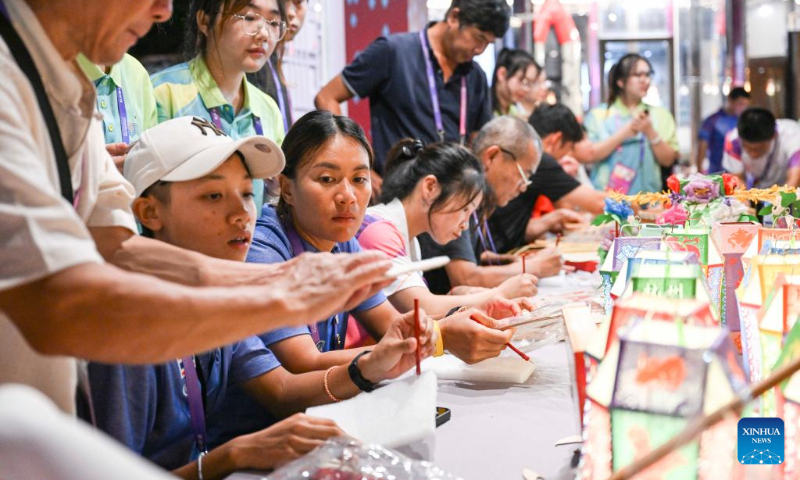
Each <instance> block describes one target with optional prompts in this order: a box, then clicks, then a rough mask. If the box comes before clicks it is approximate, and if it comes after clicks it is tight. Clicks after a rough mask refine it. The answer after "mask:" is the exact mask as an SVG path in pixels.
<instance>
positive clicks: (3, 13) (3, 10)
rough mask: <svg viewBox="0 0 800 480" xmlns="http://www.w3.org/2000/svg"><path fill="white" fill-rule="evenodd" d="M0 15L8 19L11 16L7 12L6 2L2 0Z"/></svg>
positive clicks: (0, 0)
mask: <svg viewBox="0 0 800 480" xmlns="http://www.w3.org/2000/svg"><path fill="white" fill-rule="evenodd" d="M0 15H3V16H4V17H6V18H7V19H8V20H11V16H10V15H9V14H8V9H7V8H6V4H5V2H4V1H3V0H0Z"/></svg>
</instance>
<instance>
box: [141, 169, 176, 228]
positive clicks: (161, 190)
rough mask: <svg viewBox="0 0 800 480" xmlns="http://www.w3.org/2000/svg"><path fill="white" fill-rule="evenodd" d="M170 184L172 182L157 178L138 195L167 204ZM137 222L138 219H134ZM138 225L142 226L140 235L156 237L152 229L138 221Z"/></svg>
mask: <svg viewBox="0 0 800 480" xmlns="http://www.w3.org/2000/svg"><path fill="white" fill-rule="evenodd" d="M171 185H172V182H165V181H163V180H159V181H157V182H156V183H154V184H152V185H150V186H149V187H147V188H145V189H144V191H143V192H142V194H141V195H139V196H140V197H153V198H155V199H156V200H158V201H159V202H161V203H163V204H164V205H169V202H170V198H171V190H172V188H171ZM136 220H137V222H138V220H139V219H136ZM139 226H140V227H141V228H142V236H143V237H146V238H156V236H155V233H153V231H152V230H150V229H149V228H147V227H145V226H144V224H143V223H141V222H139Z"/></svg>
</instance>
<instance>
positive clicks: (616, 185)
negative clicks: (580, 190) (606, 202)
mask: <svg viewBox="0 0 800 480" xmlns="http://www.w3.org/2000/svg"><path fill="white" fill-rule="evenodd" d="M616 124H617V130H619V129H620V128H622V126H621V125H620V124H619V117H617V120H616ZM635 138H636V139H637V141H638V142H639V160H638V162H637V168H638V169H639V170H641V169H642V167H643V166H644V149H645V138H644V135H643V134H641V133H639V134H637V135H636V137H635ZM622 152H623V148H622V145H620V146H619V147H617V150H616V153H617V155H620V156H621V155H622ZM637 173H638V172H637V171H636V170H635V169H633V168H631V167H628V166H627V165H623V164H622V158H620V159H619V161H617V163H616V165H614V168H613V169H612V170H611V175H609V177H608V184H607V185H606V191H608V192H617V193H621V194H623V195H627V194H628V193H630V190H631V185H633V181H634V180H635V179H636V175H637Z"/></svg>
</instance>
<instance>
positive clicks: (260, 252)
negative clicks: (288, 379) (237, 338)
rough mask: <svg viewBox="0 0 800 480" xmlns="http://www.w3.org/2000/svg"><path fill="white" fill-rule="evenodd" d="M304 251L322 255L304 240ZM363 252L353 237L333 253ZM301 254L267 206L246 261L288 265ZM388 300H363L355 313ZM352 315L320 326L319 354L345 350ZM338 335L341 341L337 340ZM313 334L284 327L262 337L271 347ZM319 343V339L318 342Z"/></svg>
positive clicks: (378, 296) (375, 297) (342, 315)
mask: <svg viewBox="0 0 800 480" xmlns="http://www.w3.org/2000/svg"><path fill="white" fill-rule="evenodd" d="M301 242H302V244H303V248H304V249H305V251H306V252H310V253H315V252H319V250H317V249H316V248H315V247H314V246H312V245H311V244H310V243H308V242H306V241H305V240H302V239H301ZM358 252H361V245H359V243H358V240H356V239H355V238H351V239H350V240H348V241H347V242H342V243H337V244H336V245H335V246H334V247H333V250H332V252H331V253H358ZM300 253H302V252H292V244H291V242H290V241H289V237H287V236H286V231H285V230H284V228H283V224H282V223H281V221H280V219H279V218H278V213H277V212H276V210H275V207H274V206H270V207H267V206H266V205H265V206H264V211H263V212H262V214H261V218H259V219H258V221H257V222H256V231H255V233H254V234H253V244H252V245H251V246H250V251H249V252H248V254H247V261H248V262H251V263H279V262H287V261H289V260H291V259H292V258H294V257H295V256H297V255H299V254H300ZM385 301H386V296H385V295H384V294H383V293H381V292H378V293H376V294H375V295H373V296H372V297H370V298H368V299H366V300H364V301H363V302H362V303H361V304H360V305H358V306H357V307H356V308H355V309H353V311H354V312H361V311H364V310H371V309H373V308H375V307H377V306H378V305H380V304H381V303H383V302H385ZM349 313H350V312H341V313H338V314H336V315H333V316H332V317H330V318H328V319H326V320H323V321H321V322H318V323H317V325H316V326H317V331H318V332H319V342H320V343H318V344H317V347H318V348H319V349H320V351H323V352H327V351H329V350H340V349H342V348H344V347H343V345H342V344H343V343H344V339H345V336H346V335H347V316H348V314H349ZM337 333H338V338H339V341H338V342H337V341H336V337H337ZM300 334H310V330H309V328H308V327H300V328H281V329H278V330H275V331H272V332H268V333H265V334H263V335H260V337H261V339H262V340H263V341H264V344H265V345H267V346H269V345H272V344H273V343H275V342H278V341H280V340H283V339H285V338H288V337H290V336H294V335H300ZM315 341H316V340H315Z"/></svg>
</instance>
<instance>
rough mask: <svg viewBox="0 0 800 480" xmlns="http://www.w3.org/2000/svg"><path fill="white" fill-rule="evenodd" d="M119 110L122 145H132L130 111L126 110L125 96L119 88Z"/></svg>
mask: <svg viewBox="0 0 800 480" xmlns="http://www.w3.org/2000/svg"><path fill="white" fill-rule="evenodd" d="M117 110H118V111H119V127H120V130H119V131H120V134H121V135H122V143H124V144H126V145H127V144H129V143H131V136H130V132H129V131H128V110H127V109H126V108H125V95H123V93H122V89H121V88H120V87H117Z"/></svg>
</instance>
